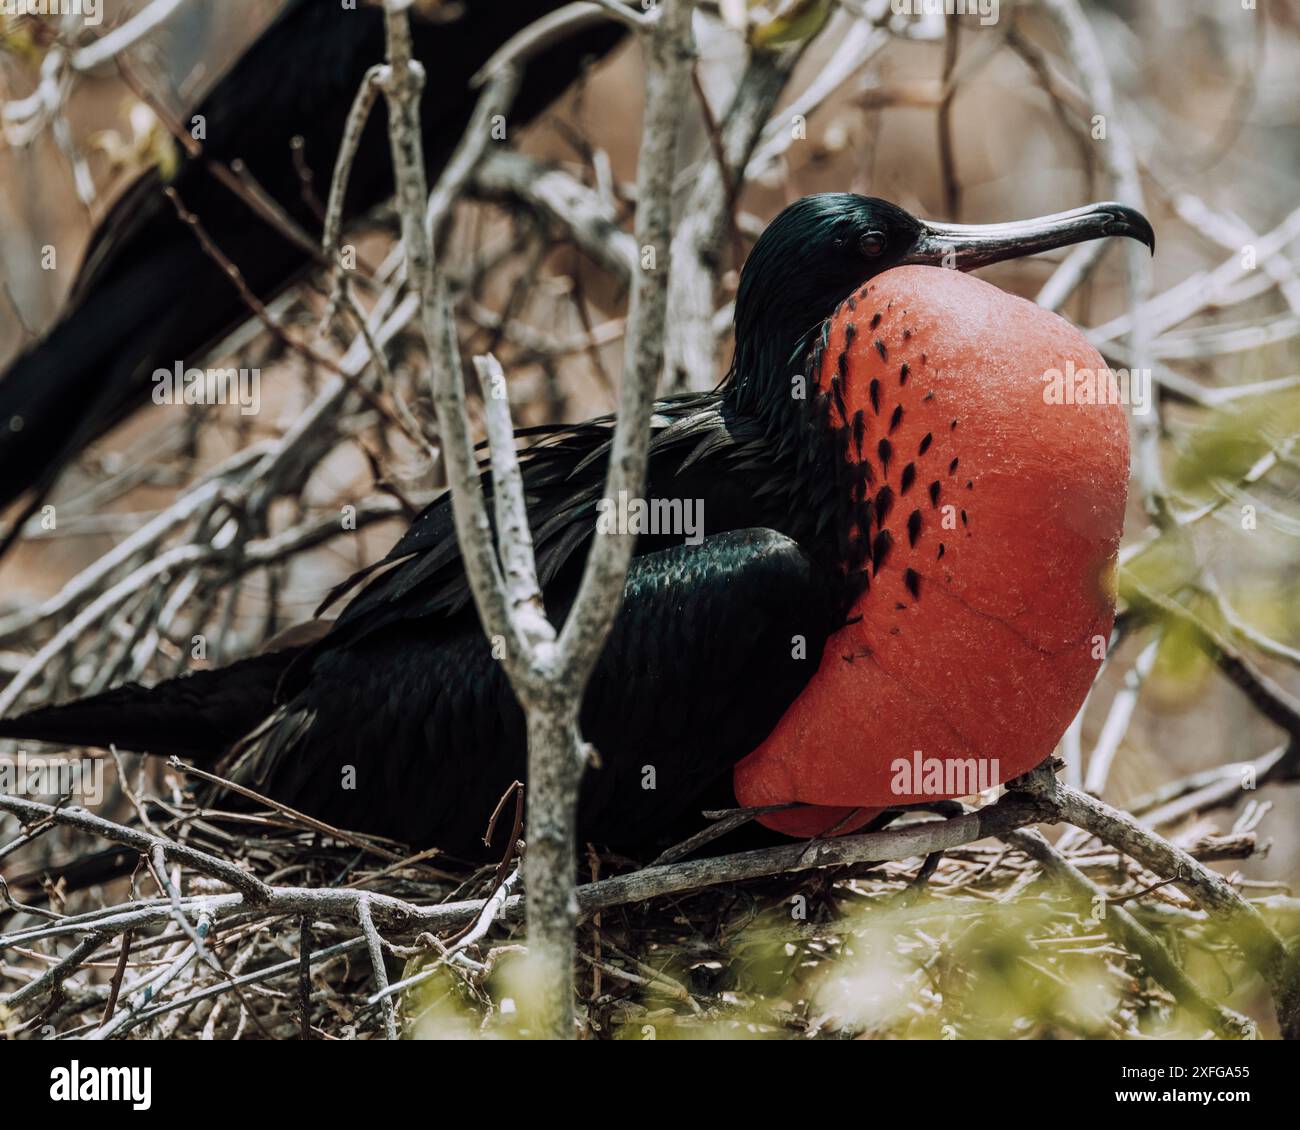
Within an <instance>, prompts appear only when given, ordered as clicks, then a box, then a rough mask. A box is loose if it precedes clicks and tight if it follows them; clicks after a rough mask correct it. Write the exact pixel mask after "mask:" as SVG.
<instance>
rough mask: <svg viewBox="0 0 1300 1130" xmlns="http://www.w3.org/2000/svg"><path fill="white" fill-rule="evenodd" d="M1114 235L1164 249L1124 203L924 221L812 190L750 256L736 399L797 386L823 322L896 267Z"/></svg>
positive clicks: (980, 258)
mask: <svg viewBox="0 0 1300 1130" xmlns="http://www.w3.org/2000/svg"><path fill="white" fill-rule="evenodd" d="M1110 235H1127V236H1131V237H1132V238H1134V239H1138V240H1140V241H1141V242H1143V243H1145V244H1146V245H1147V246H1148V247H1150V248H1151V249H1152V250H1153V251H1154V250H1155V235H1154V234H1153V232H1152V230H1151V225H1150V224H1149V223H1148V222H1147V220H1146V218H1145V217H1144V216H1143V215H1142V214H1141V213H1140V212H1137V211H1135V210H1134V209H1132V208H1127V207H1125V206H1124V205H1122V204H1112V203H1104V204H1089V205H1086V206H1085V207H1083V208H1076V209H1074V210H1072V211H1069V212H1058V213H1056V214H1055V215H1051V216H1041V217H1039V218H1038V219H1034V220H1025V221H1021V222H1017V223H1009V224H984V225H973V224H938V223H933V222H930V221H926V220H919V219H917V217H915V216H913V215H912V214H911V213H910V212H907V211H904V210H903V209H902V208H900V207H898V205H896V204H891V203H890V202H889V201H887V200H879V199H877V198H875V197H871V196H858V195H857V194H856V193H851V192H825V193H820V194H819V195H816V196H805V197H804V198H803V199H802V200H796V201H795V202H794V203H793V204H791V205H789V206H788V207H786V208H785V209H784V210H783V211H782V212H781V213H780V214H779V215H778V216H777V217H776V219H774V220H773V221H772V222H771V224H769V225H768V227H767V230H765V231H764V232H763V234H762V235H761V236H760V237H759V239H758V242H757V243H755V244H754V249H753V250H752V251H751V252H750V253H749V258H748V259H747V260H746V261H745V267H744V270H743V271H742V272H741V275H740V287H739V290H738V291H737V293H736V354H735V360H734V361H733V363H732V371H731V374H730V376H729V377H728V397H729V399H730V401H731V403H732V405H733V407H736V408H738V409H740V410H741V411H752V410H756V409H758V408H760V407H763V406H765V405H764V402H767V401H770V399H771V396H772V395H776V394H777V393H776V387H775V384H774V383H773V382H780V383H781V385H782V387H783V388H785V389H786V390H788V388H789V380H790V376H791V372H792V371H800V366H801V361H802V358H803V355H804V352H805V350H806V348H807V346H808V344H809V342H810V340H811V338H812V335H813V334H815V333H816V332H817V330H818V329H819V327H820V326H821V324H822V322H823V321H825V320H826V319H827V318H829V317H830V316H831V315H832V314H833V313H834V312H835V308H836V307H837V306H838V305H839V304H840V303H841V302H843V301H844V299H845V298H847V297H848V296H849V295H850V294H852V293H853V291H855V290H856V289H857V288H858V287H860V286H861V285H862V284H863V283H864V282H866V281H867V280H869V279H871V278H873V277H874V276H876V275H878V274H880V273H881V272H882V271H887V270H889V269H890V268H891V267H898V266H903V265H906V264H913V263H915V264H929V265H932V266H936V267H951V268H953V269H956V270H962V271H968V270H973V269H974V268H976V267H984V266H987V265H988V264H990V263H997V262H999V261H1001V260H1003V259H1013V258H1017V257H1019V256H1022V255H1033V254H1035V253H1037V252H1039V251H1049V250H1051V249H1052V248H1056V247H1064V246H1067V245H1069V244H1072V243H1081V242H1083V241H1085V240H1089V239H1098V238H1100V237H1102V236H1110ZM792 366H793V370H792ZM785 399H786V400H788V391H787V395H786V397H785ZM766 406H767V407H770V405H766Z"/></svg>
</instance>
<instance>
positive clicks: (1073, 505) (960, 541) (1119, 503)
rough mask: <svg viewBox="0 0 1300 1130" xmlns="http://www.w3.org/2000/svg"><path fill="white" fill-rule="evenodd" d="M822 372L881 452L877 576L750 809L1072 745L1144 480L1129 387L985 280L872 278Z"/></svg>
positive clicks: (781, 742) (743, 776)
mask: <svg viewBox="0 0 1300 1130" xmlns="http://www.w3.org/2000/svg"><path fill="white" fill-rule="evenodd" d="M816 379H817V382H818V386H819V387H820V388H821V390H823V391H828V392H831V393H832V398H831V408H830V411H831V416H832V423H833V425H834V426H836V427H843V428H848V429H849V430H850V435H849V444H848V456H847V457H848V459H849V460H850V461H851V462H855V463H858V464H865V465H866V466H865V467H858V468H855V471H856V474H854V475H852V476H849V478H850V479H852V480H853V481H854V482H856V483H859V484H860V485H858V486H856V487H854V488H852V489H855V490H857V491H858V492H859V493H858V496H855V502H857V503H858V506H857V507H856V509H855V513H856V514H857V515H858V517H857V518H856V520H855V528H854V529H853V531H852V538H853V540H854V541H855V542H856V544H857V546H858V553H857V560H856V561H855V562H853V563H850V565H849V567H851V568H854V569H861V570H862V571H863V572H864V573H865V575H866V583H867V587H866V589H865V591H864V592H863V594H862V596H861V597H860V598H859V599H858V601H857V603H856V605H855V607H854V609H853V616H854V617H857V619H855V620H854V621H853V622H850V623H849V624H848V625H847V626H846V627H844V628H843V629H841V630H840V631H839V632H838V633H836V634H835V635H834V636H832V637H831V638H830V640H829V641H828V642H827V644H826V649H825V652H824V653H823V655H822V659H821V664H820V667H819V668H818V671H817V674H816V675H815V676H814V677H813V679H812V681H811V682H810V683H809V685H808V686H807V688H806V689H805V690H804V692H803V694H802V695H801V696H800V697H799V698H798V700H796V701H795V703H794V704H793V705H792V706H791V707H790V709H789V710H787V711H786V713H785V715H784V716H783V717H782V718H781V720H780V722H778V723H777V725H776V728H775V729H774V730H773V731H772V733H771V734H770V735H769V736H768V738H767V739H766V740H765V741H764V742H763V744H762V745H761V746H759V747H758V749H756V750H755V751H754V752H753V753H751V754H750V755H749V756H748V757H746V758H745V759H744V760H743V761H741V762H740V763H739V764H738V765H737V766H736V769H735V790H736V797H737V799H738V800H739V802H740V803H741V804H742V805H746V806H748V805H769V804H781V803H788V802H792V801H794V802H802V803H804V804H809V805H825V806H831V807H833V808H834V809H836V811H835V812H822V813H819V812H818V811H816V810H811V811H810V810H807V809H804V810H797V809H796V810H791V811H790V812H787V813H782V812H778V813H772V814H770V815H767V816H764V817H761V818H760V819H761V820H762V822H763V823H764V824H766V825H767V826H768V827H771V828H775V829H778V830H781V831H786V832H789V833H790V834H792V835H815V834H820V833H823V832H825V831H826V830H828V829H829V828H832V827H835V826H836V825H839V827H837V828H836V829H835V830H836V831H840V832H843V831H850V830H853V829H854V828H856V827H860V826H861V825H862V824H863V823H864V822H865V821H866V820H867V819H869V818H870V815H871V814H872V812H873V811H876V810H879V809H881V808H886V807H889V806H892V805H897V804H913V803H918V802H922V801H926V800H934V799H939V798H946V797H954V796H965V795H968V794H970V793H973V792H977V791H981V790H982V789H984V788H986V787H989V786H990V785H996V784H1001V783H1003V782H1005V781H1007V780H1010V779H1011V778H1013V777H1015V776H1018V775H1019V774H1021V773H1024V772H1026V771H1028V770H1029V769H1031V768H1033V767H1034V766H1035V765H1037V764H1039V763H1040V762H1041V761H1042V760H1043V759H1044V758H1045V757H1046V756H1047V755H1048V754H1049V753H1050V752H1051V751H1052V749H1053V748H1054V747H1055V745H1056V743H1057V741H1058V740H1059V739H1060V736H1061V734H1062V733H1063V732H1064V730H1065V728H1066V727H1067V726H1068V725H1069V723H1070V721H1071V719H1073V717H1074V715H1075V713H1076V712H1077V711H1078V709H1079V707H1080V705H1081V704H1082V702H1083V699H1084V696H1085V695H1086V694H1087V691H1088V688H1089V687H1090V686H1091V685H1092V681H1093V679H1094V678H1095V677H1096V674H1097V670H1098V668H1099V666H1100V664H1101V660H1102V658H1103V656H1104V654H1105V647H1106V641H1107V640H1108V638H1109V636H1110V631H1111V626H1112V624H1113V622H1114V614H1115V571H1116V555H1117V551H1118V548H1119V541H1120V535H1121V533H1122V532H1123V522H1124V508H1125V501H1126V496H1127V489H1128V467H1129V452H1128V429H1127V423H1126V419H1125V413H1124V409H1123V406H1122V405H1121V404H1119V403H1118V402H1117V401H1118V399H1119V396H1118V395H1117V392H1118V390H1120V389H1122V388H1123V387H1124V385H1123V383H1122V382H1116V381H1115V380H1114V379H1113V378H1112V377H1111V374H1110V373H1109V371H1108V370H1107V369H1106V368H1105V362H1104V361H1103V360H1102V358H1101V356H1100V355H1099V354H1098V353H1097V351H1096V350H1095V349H1093V347H1092V346H1091V345H1090V344H1089V343H1088V341H1087V340H1086V338H1085V337H1084V336H1083V334H1082V333H1080V331H1079V330H1078V329H1077V328H1075V327H1074V326H1072V325H1070V324H1069V323H1068V322H1066V321H1064V320H1063V319H1062V318H1060V317H1058V316H1057V315H1055V314H1053V313H1051V312H1050V311H1047V310H1044V309H1042V308H1041V307H1038V306H1036V305H1034V304H1033V303H1032V302H1027V301H1025V300H1024V299H1022V298H1017V297H1015V296H1014V295H1011V294H1007V293H1006V292H1005V291H1002V290H999V289H998V288H997V287H995V286H991V285H990V284H989V283H986V282H982V281H981V280H980V279H977V278H974V277H972V276H970V275H967V274H962V273H959V272H957V271H950V270H943V269H940V268H935V267H914V266H908V267H899V268H895V269H894V270H891V271H887V272H885V273H884V274H882V275H880V276H878V277H877V278H876V279H874V280H873V281H872V282H870V283H868V284H866V285H865V286H863V287H862V288H861V289H860V290H859V291H858V292H857V293H856V294H854V295H853V296H852V297H851V298H850V299H848V300H846V301H845V302H844V303H843V304H842V305H841V306H840V308H839V309H838V310H837V312H836V313H835V315H834V317H833V318H832V321H831V329H830V337H829V346H828V348H827V349H826V350H825V352H824V354H823V358H822V363H821V368H820V371H819V372H818V373H817V374H816ZM832 382H835V383H836V387H835V388H833V387H832ZM855 809H865V810H868V811H865V812H857V813H854V810H855Z"/></svg>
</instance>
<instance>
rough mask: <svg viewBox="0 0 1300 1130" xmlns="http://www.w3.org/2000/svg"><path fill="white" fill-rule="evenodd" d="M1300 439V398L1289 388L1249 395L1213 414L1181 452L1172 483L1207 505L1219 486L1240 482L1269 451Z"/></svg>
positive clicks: (1170, 481) (1180, 490)
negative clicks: (1224, 483)
mask: <svg viewBox="0 0 1300 1130" xmlns="http://www.w3.org/2000/svg"><path fill="white" fill-rule="evenodd" d="M1296 435H1300V395H1297V394H1296V392H1295V391H1294V390H1289V389H1288V390H1285V391H1282V392H1277V393H1272V394H1270V395H1264V396H1256V397H1251V398H1249V399H1247V400H1244V401H1241V402H1239V403H1236V404H1233V405H1232V406H1231V407H1230V408H1225V409H1222V410H1220V411H1218V412H1215V413H1213V414H1212V415H1211V416H1210V417H1209V419H1208V420H1207V422H1205V423H1204V424H1203V425H1202V426H1200V427H1198V428H1197V429H1196V430H1195V431H1194V432H1192V434H1191V435H1190V437H1189V438H1188V439H1187V440H1186V442H1185V443H1184V444H1183V445H1182V448H1181V450H1179V451H1178V453H1177V455H1176V457H1175V459H1174V461H1173V465H1172V466H1171V468H1170V473H1169V483H1170V486H1171V487H1173V489H1174V490H1176V491H1177V492H1178V493H1179V494H1181V495H1183V496H1185V497H1188V498H1192V499H1197V500H1200V501H1206V500H1208V499H1210V498H1213V497H1215V496H1216V495H1218V494H1219V493H1221V488H1220V486H1219V484H1220V483H1223V482H1228V483H1236V482H1239V481H1240V480H1241V479H1243V478H1244V477H1245V475H1246V474H1247V472H1249V471H1250V469H1251V468H1252V467H1253V466H1254V465H1255V464H1256V463H1258V462H1259V460H1260V459H1262V458H1263V457H1264V456H1266V455H1267V454H1269V452H1271V451H1276V450H1278V449H1280V448H1281V447H1282V446H1283V445H1284V444H1285V443H1286V441H1287V440H1289V439H1291V438H1293V437H1295V436H1296Z"/></svg>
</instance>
